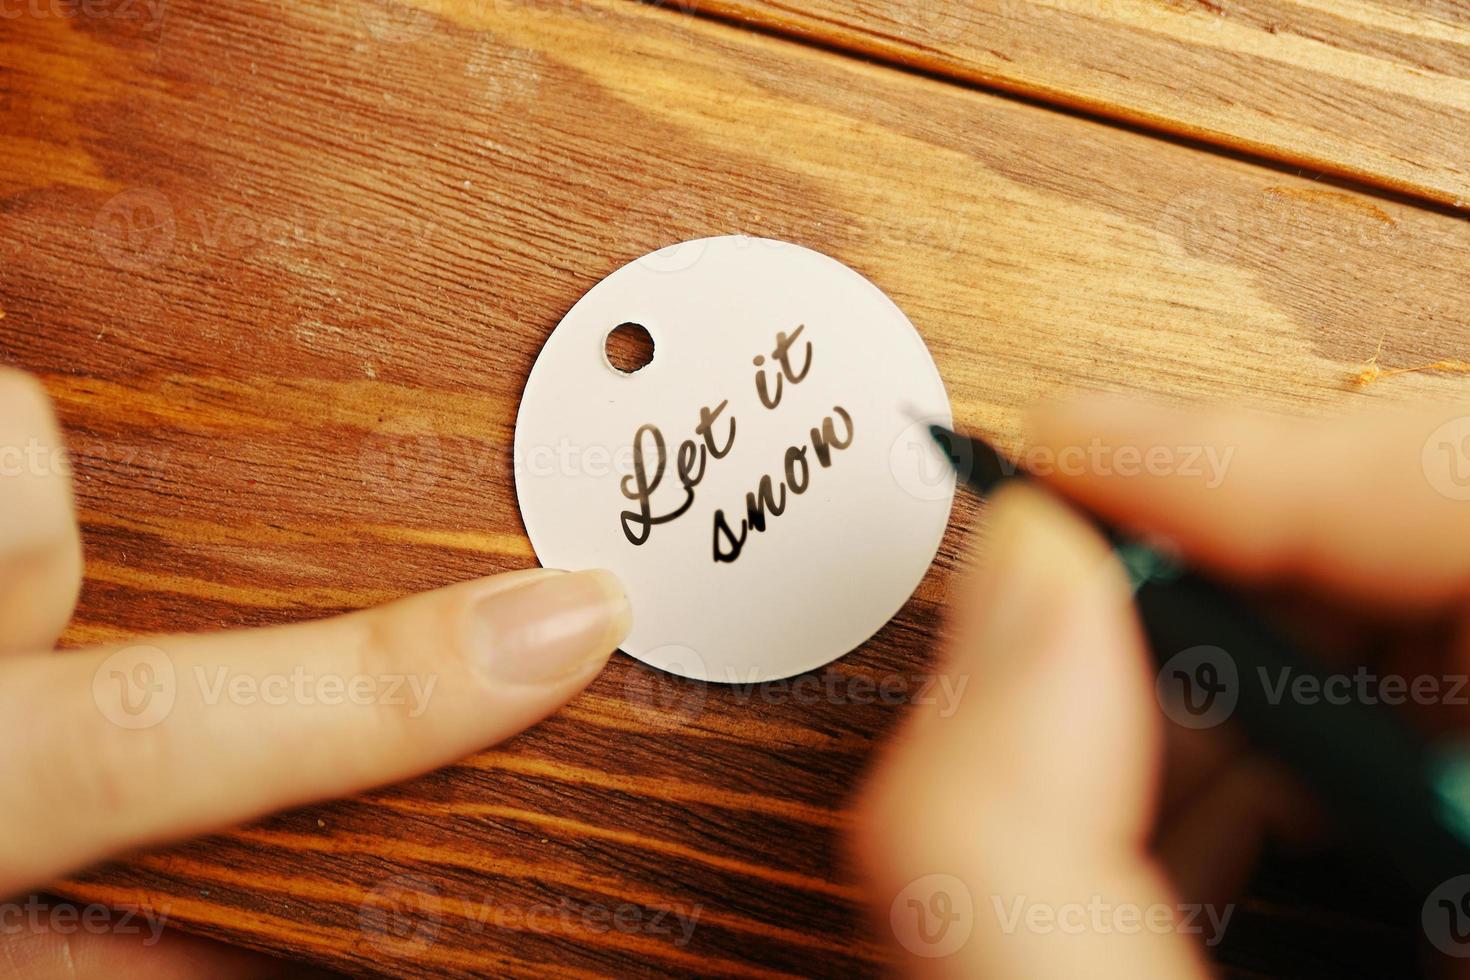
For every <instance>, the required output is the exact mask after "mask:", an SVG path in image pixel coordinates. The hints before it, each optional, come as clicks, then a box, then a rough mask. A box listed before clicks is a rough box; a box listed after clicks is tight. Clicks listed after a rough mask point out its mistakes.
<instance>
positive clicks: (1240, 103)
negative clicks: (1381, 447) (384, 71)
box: [674, 0, 1470, 210]
mask: <svg viewBox="0 0 1470 980" xmlns="http://www.w3.org/2000/svg"><path fill="white" fill-rule="evenodd" d="M674 2H677V3H680V4H683V5H684V6H686V7H695V8H697V9H699V10H701V11H704V12H706V13H709V14H713V15H715V16H719V17H724V18H729V19H732V20H736V21H741V22H746V23H751V24H758V25H761V26H763V27H766V28H769V29H772V30H775V31H780V32H786V33H791V34H794V35H797V36H801V37H805V38H809V39H814V40H817V41H820V42H822V43H824V44H829V45H833V46H836V47H840V48H843V49H847V50H851V51H853V52H856V53H860V54H863V55H867V56H871V57H877V58H883V59H886V60H891V61H893V62H896V63H900V64H904V65H910V66H913V67H916V68H920V69H924V70H927V71H932V72H937V73H939V74H942V75H945V76H948V77H953V78H956V79H961V80H964V81H967V82H973V83H976V84H980V85H984V86H987V87H991V88H995V89H1000V90H1003V91H1007V92H1014V93H1019V94H1021V95H1026V96H1030V97H1033V98H1036V99H1040V100H1042V101H1044V102H1047V103H1049V104H1055V105H1061V106H1067V107H1070V108H1075V109H1081V110H1083V111H1086V112H1092V113H1097V114H1099V115H1102V116H1106V117H1108V118H1110V119H1118V120H1123V121H1126V122H1129V123H1133V124H1136V125H1140V126H1146V127H1149V128H1152V129H1157V130H1160V131H1162V132H1166V133H1172V134H1177V135H1179V136H1184V137H1187V138H1190V139H1198V140H1203V141H1206V142H1209V143H1212V144H1217V145H1220V146H1223V147H1229V148H1231V149H1234V150H1239V151H1243V152H1247V153H1253V154H1259V155H1261V156H1264V157H1267V158H1270V159H1272V160H1277V161H1282V162H1285V163H1288V164H1291V165H1294V166H1305V167H1310V168H1313V169H1315V170H1319V171H1322V172H1324V173H1331V174H1337V175H1341V176H1346V177H1351V178H1354V179H1357V180H1361V181H1365V182H1367V183H1370V184H1373V185H1375V186H1380V187H1385V188H1391V189H1394V190H1397V191H1401V192H1404V193H1407V194H1414V195H1420V196H1423V197H1425V198H1427V199H1429V200H1433V201H1437V202H1439V203H1441V204H1446V205H1449V206H1451V207H1453V208H1460V209H1465V210H1470V5H1467V4H1465V3H1463V2H1461V0H942V2H935V3H914V2H908V0H807V2H802V3H793V2H788V0H674Z"/></svg>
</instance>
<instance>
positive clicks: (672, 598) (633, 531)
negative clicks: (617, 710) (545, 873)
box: [515, 236, 954, 684]
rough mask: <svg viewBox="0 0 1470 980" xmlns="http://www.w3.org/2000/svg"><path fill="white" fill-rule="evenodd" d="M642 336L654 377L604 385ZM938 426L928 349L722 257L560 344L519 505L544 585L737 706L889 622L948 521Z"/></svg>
mask: <svg viewBox="0 0 1470 980" xmlns="http://www.w3.org/2000/svg"><path fill="white" fill-rule="evenodd" d="M628 323H634V324H639V325H641V326H642V327H643V328H644V329H646V330H647V331H648V333H649V334H650V335H651V337H652V338H653V342H654V350H653V360H652V362H651V363H649V364H648V365H647V366H645V367H643V368H642V369H641V370H638V371H636V372H634V373H632V374H625V373H623V372H621V371H619V370H618V369H617V368H615V367H613V366H612V364H611V362H610V361H609V360H608V357H607V354H606V353H605V350H606V348H605V344H606V339H607V335H608V334H609V333H610V332H611V331H612V330H614V329H615V328H617V327H618V326H620V325H623V324H628ZM931 423H932V424H939V425H944V426H946V427H948V426H950V425H951V416H950V408H949V399H948V397H947V396H946V394H945V390H944V383H943V382H942V381H941V380H940V377H939V372H938V371H937V370H936V369H935V367H934V362H933V360H932V359H931V358H930V356H929V351H928V349H927V348H926V347H925V346H924V341H923V340H922V338H920V336H919V334H918V332H917V331H916V330H915V329H914V327H913V324H911V323H910V322H909V321H908V318H907V317H905V316H904V314H903V312H902V311H901V310H899V308H898V307H897V306H895V305H894V304H893V302H892V301H891V300H889V299H888V297H887V296H885V295H884V294H883V293H882V292H881V291H880V290H879V289H878V288H877V287H876V286H874V285H873V284H872V283H870V282H868V281H867V280H866V279H864V278H863V277H862V276H860V275H858V274H857V273H856V272H854V271H853V270H851V269H849V268H847V267H846V266H845V265H843V264H842V263H840V262H838V261H836V260H835V259H832V258H829V257H828V256H825V255H822V254H820V253H818V252H814V251H811V250H810V249H806V248H802V247H800V246H798V245H791V244H787V243H784V242H776V241H770V240H766V239H757V238H747V237H744V236H734V237H726V238H709V239H704V240H701V241H696V242H685V243H682V244H680V245H674V246H670V247H669V248H666V249H662V250H660V251H658V252H655V253H653V254H651V255H648V256H645V257H644V258H642V259H639V260H637V261H635V262H633V263H631V264H629V265H627V266H624V267H623V268H621V269H619V270H618V271H617V272H615V273H613V274H612V275H611V276H609V277H608V278H607V279H605V280H603V281H602V282H601V283H598V284H597V285H596V286H595V287H593V289H592V290H591V291H590V292H588V293H587V295H586V296H584V297H582V299H581V300H580V301H579V302H578V303H577V304H576V306H574V307H573V308H572V310H571V312H569V313H568V314H567V315H566V318H565V319H563V320H562V322H561V324H560V325H558V326H557V328H556V330H555V331H554V332H553V333H552V335H551V336H550V338H548V339H547V341H546V346H545V347H544V348H543V349H542V351H541V355H540V357H539V358H538V360H537V361H536V365H535V367H534V368H533V369H532V371H531V376H530V378H529V379H528V380H527V382H526V389H525V394H524V395H523V396H522V399H521V408H520V414H519V417H518V418H517V420H516V439H515V467H516V470H515V472H516V493H517V495H518V497H519V500H520V507H521V515H522V518H523V519H524V521H525V524H526V532H527V534H528V535H530V538H531V543H532V545H533V546H534V547H535V549H536V554H537V556H538V557H539V558H540V560H541V562H542V564H543V565H545V566H547V567H549V568H566V569H579V568H607V569H610V570H611V571H613V572H614V573H616V574H617V575H618V576H619V577H620V578H621V579H622V581H623V583H624V585H625V586H626V587H627V590H628V595H629V599H630V601H631V603H632V606H633V620H634V622H633V631H632V633H631V634H630V635H629V637H628V639H627V641H626V642H625V643H624V644H623V649H624V650H625V651H626V652H627V653H629V654H631V655H632V656H634V657H637V658H638V659H639V660H642V661H643V662H645V663H648V664H651V665H652V666H654V667H658V668H661V669H663V670H668V671H671V672H673V673H676V674H680V675H682V676H685V677H692V678H696V679H699V680H707V681H715V682H720V683H731V684H751V683H759V682H761V681H767V680H777V679H780V678H785V677H792V676H794V675H796V674H800V673H803V672H805V671H808V670H813V669H815V668H818V667H821V666H823V665H824V664H827V663H830V662H831V661H833V660H836V659H837V658H838V657H840V656H842V655H843V654H845V653H847V652H848V651H850V650H852V649H854V648H855V647H857V646H859V645H860V644H862V643H863V642H864V641H866V640H867V639H868V638H869V637H871V636H872V635H873V634H874V633H876V632H877V631H878V630H879V629H880V628H882V626H883V625H884V624H885V623H887V622H888V620H889V619H890V618H892V617H893V615H894V614H895V613H897V612H898V611H899V609H900V608H902V607H903V604H904V603H905V602H906V601H907V600H908V598H909V596H910V595H911V594H912V593H913V591H914V589H915V588H916V587H917V586H918V584H919V582H920V580H921V579H922V578H923V577H924V574H925V572H926V571H927V570H928V568H929V565H930V563H931V562H932V561H933V560H934V555H935V553H936V552H937V551H938V549H939V543H940V540H941V539H942V537H943V536H944V530H945V526H946V525H947V523H948V521H949V511H950V505H951V503H952V502H953V499H954V474H953V472H952V469H951V468H950V466H949V464H948V462H947V461H946V460H945V459H944V457H943V456H942V455H941V454H940V452H939V451H938V447H937V446H936V445H935V444H934V442H933V441H932V439H931V438H930V437H929V434H928V426H929V425H930V424H931Z"/></svg>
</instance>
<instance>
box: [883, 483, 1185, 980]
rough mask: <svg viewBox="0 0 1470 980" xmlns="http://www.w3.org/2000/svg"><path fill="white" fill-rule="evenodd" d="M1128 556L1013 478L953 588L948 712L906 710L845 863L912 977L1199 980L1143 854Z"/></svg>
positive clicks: (1147, 766)
mask: <svg viewBox="0 0 1470 980" xmlns="http://www.w3.org/2000/svg"><path fill="white" fill-rule="evenodd" d="M1129 599H1130V595H1129V589H1128V584H1127V580H1126V577H1125V575H1124V573H1123V569H1122V567H1121V566H1120V565H1119V564H1118V563H1117V562H1116V561H1115V560H1114V559H1113V557H1112V556H1111V554H1110V552H1109V549H1108V546H1107V544H1106V543H1105V542H1104V541H1103V540H1102V538H1101V537H1100V536H1099V535H1098V534H1097V533H1096V532H1095V531H1094V530H1093V529H1092V528H1091V527H1090V526H1089V525H1088V524H1087V523H1086V522H1085V521H1084V520H1083V519H1082V518H1081V517H1079V516H1078V515H1077V514H1076V513H1075V512H1073V511H1071V510H1069V509H1068V508H1067V507H1066V506H1065V505H1063V504H1061V503H1060V502H1059V501H1057V500H1056V499H1055V498H1053V497H1051V496H1050V495H1049V494H1047V493H1046V492H1045V491H1042V490H1038V489H1035V488H1031V487H1024V486H1012V487H1008V488H1006V489H1004V490H1002V491H1001V492H1000V493H998V494H997V495H996V496H995V498H994V500H993V502H992V503H991V505H990V509H989V514H988V534H987V536H986V539H985V542H984V546H983V547H982V548H981V560H980V561H979V562H978V563H977V568H976V570H975V572H974V573H973V574H972V575H971V576H970V577H969V578H968V579H967V581H966V582H965V584H964V586H963V587H962V588H961V589H960V590H959V591H958V593H957V594H956V595H955V596H954V603H955V606H956V613H955V627H956V630H955V636H956V639H955V640H954V642H953V643H952V644H951V650H950V656H949V663H948V667H947V672H948V673H949V674H950V675H951V677H950V678H948V680H947V683H948V687H947V689H948V690H966V691H968V692H969V693H968V696H966V697H964V698H963V699H962V700H961V701H960V702H959V704H958V707H957V708H955V707H953V706H951V707H950V714H949V715H948V716H947V717H946V716H945V715H944V714H943V713H941V712H940V711H939V710H936V709H935V708H932V707H931V708H929V709H927V710H926V711H925V713H923V714H920V715H919V716H917V717H916V718H915V719H914V721H913V723H912V724H911V725H910V728H909V730H908V731H907V733H906V734H905V736H904V737H903V738H901V739H900V740H899V742H898V743H897V745H896V746H895V748H894V750H893V753H892V756H891V757H890V758H889V759H888V760H887V762H886V764H885V765H884V767H883V768H882V770H881V771H880V773H879V774H878V776H877V778H876V779H875V781H874V783H873V786H872V788H871V790H870V792H869V794H868V798H867V801H866V806H865V809H864V812H865V819H864V821H863V823H862V828H861V831H860V836H859V840H858V849H859V858H860V860H861V861H862V862H863V864H864V865H865V866H866V867H867V868H868V869H869V872H870V874H871V876H872V878H873V880H874V882H875V883H876V884H877V885H878V886H879V888H878V892H877V894H878V895H880V896H882V897H883V899H884V900H885V901H890V903H891V904H888V905H887V906H886V907H882V908H880V909H879V911H880V913H882V914H884V915H886V916H887V917H888V920H889V925H890V926H891V927H892V929H893V931H894V934H895V936H896V937H897V938H898V940H899V942H900V944H901V945H902V946H903V947H904V948H905V949H906V950H907V951H908V953H909V954H911V956H912V959H911V960H910V965H911V966H912V967H913V972H915V973H919V974H924V975H950V974H953V975H985V976H1005V977H1009V976H1025V977H1042V978H1045V977H1059V978H1060V977H1076V976H1117V977H1130V978H1133V977H1166V978H1170V980H1175V978H1180V977H1202V976H1205V975H1206V973H1207V971H1206V969H1205V967H1204V965H1203V962H1202V958H1201V956H1200V955H1199V953H1198V951H1197V950H1196V949H1195V948H1194V947H1193V945H1192V944H1191V943H1190V942H1188V941H1187V940H1186V939H1185V938H1183V937H1182V936H1181V935H1179V932H1178V929H1177V928H1176V927H1175V925H1174V923H1175V916H1176V913H1177V910H1178V903H1177V902H1176V901H1175V899H1174V898H1173V896H1172V895H1171V893H1170V890H1169V888H1168V886H1167V883H1166V882H1165V880H1164V878H1163V875H1162V874H1161V872H1160V871H1159V870H1158V868H1157V867H1156V866H1155V864H1154V862H1153V861H1152V859H1151V858H1150V857H1149V855H1148V853H1147V841H1148V839H1149V836H1150V831H1151V825H1152V818H1153V797H1154V793H1155V786H1156V783H1157V781H1158V772H1159V767H1160V744H1161V743H1160V732H1159V726H1158V721H1157V709H1156V708H1155V706H1154V704H1153V697H1152V687H1151V683H1150V674H1149V669H1148V667H1147V661H1146V658H1145V654H1144V649H1143V643H1142V640H1141V637H1140V634H1139V630H1138V626H1137V623H1136V622H1135V620H1134V618H1133V615H1132V612H1131V609H1130V604H1129Z"/></svg>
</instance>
